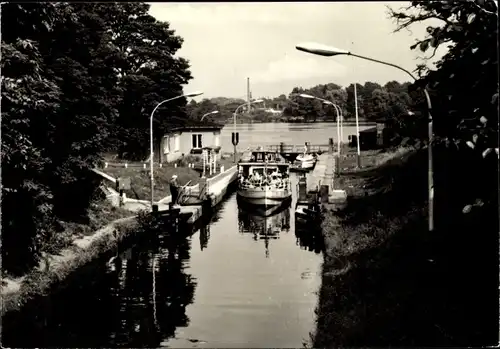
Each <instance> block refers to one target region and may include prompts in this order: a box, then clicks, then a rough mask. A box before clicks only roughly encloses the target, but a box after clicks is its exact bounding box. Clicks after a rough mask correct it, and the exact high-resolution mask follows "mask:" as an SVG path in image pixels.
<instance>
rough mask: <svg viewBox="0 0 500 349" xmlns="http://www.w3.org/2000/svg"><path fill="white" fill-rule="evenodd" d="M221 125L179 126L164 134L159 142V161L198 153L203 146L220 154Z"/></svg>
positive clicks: (172, 159) (200, 152)
mask: <svg viewBox="0 0 500 349" xmlns="http://www.w3.org/2000/svg"><path fill="white" fill-rule="evenodd" d="M223 127H224V126H223V125H215V124H211V125H208V124H207V125H196V126H193V125H192V126H181V127H176V128H173V129H172V130H170V132H169V133H167V134H165V135H164V136H163V138H162V140H161V144H160V156H159V159H160V162H174V161H176V160H179V159H181V158H182V157H184V156H186V155H190V154H194V155H200V156H201V154H202V151H203V149H204V148H210V149H213V150H214V151H215V152H216V154H218V157H219V158H220V156H221V151H220V150H221V146H220V133H221V130H222V128H223Z"/></svg>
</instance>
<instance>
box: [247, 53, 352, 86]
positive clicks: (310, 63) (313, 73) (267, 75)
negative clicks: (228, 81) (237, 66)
mask: <svg viewBox="0 0 500 349" xmlns="http://www.w3.org/2000/svg"><path fill="white" fill-rule="evenodd" d="M346 74H347V68H346V67H345V66H344V65H342V64H340V63H338V62H335V61H333V60H325V59H322V60H319V59H316V58H314V57H312V56H309V57H308V56H306V55H301V56H297V55H285V56H284V57H283V58H282V59H279V60H276V61H273V62H270V63H269V64H268V65H267V68H266V69H265V70H262V71H256V72H254V73H252V74H250V75H249V76H251V77H252V81H254V82H260V83H262V82H263V83H269V82H275V81H283V80H299V79H309V78H316V77H325V78H333V77H337V78H338V77H341V76H345V75H346Z"/></svg>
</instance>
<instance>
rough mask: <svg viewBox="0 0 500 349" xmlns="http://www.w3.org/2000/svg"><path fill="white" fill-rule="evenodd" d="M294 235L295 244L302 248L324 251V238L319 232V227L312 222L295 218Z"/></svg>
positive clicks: (318, 251) (316, 251) (317, 251)
mask: <svg viewBox="0 0 500 349" xmlns="http://www.w3.org/2000/svg"><path fill="white" fill-rule="evenodd" d="M295 237H296V238H297V241H296V243H297V245H298V246H300V248H301V249H303V250H309V251H313V252H315V253H317V254H320V253H322V252H323V251H324V248H325V240H324V238H323V234H322V232H321V227H319V226H317V225H315V224H314V223H312V222H311V223H306V222H303V221H301V220H295Z"/></svg>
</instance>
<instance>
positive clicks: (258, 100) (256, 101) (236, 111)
mask: <svg viewBox="0 0 500 349" xmlns="http://www.w3.org/2000/svg"><path fill="white" fill-rule="evenodd" d="M262 102H264V100H262V99H256V100H254V101H250V104H254V103H262ZM246 105H248V103H244V104H242V105H239V106H238V108H236V110H235V111H234V113H233V122H234V132H236V114H238V110H240V108H243V107H244V106H246Z"/></svg>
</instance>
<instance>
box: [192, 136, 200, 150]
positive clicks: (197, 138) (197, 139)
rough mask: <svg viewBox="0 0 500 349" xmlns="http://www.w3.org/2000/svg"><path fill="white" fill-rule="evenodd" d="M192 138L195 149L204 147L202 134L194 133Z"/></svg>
mask: <svg viewBox="0 0 500 349" xmlns="http://www.w3.org/2000/svg"><path fill="white" fill-rule="evenodd" d="M192 140H193V149H200V148H202V147H203V145H202V143H201V134H194V135H192Z"/></svg>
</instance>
